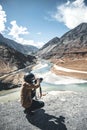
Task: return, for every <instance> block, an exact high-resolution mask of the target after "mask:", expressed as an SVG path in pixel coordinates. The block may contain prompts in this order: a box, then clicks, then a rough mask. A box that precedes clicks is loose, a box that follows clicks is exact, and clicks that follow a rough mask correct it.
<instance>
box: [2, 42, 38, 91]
mask: <svg viewBox="0 0 87 130" xmlns="http://www.w3.org/2000/svg"><path fill="white" fill-rule="evenodd" d="M35 63H36V58H35V56H31V55H24V54H23V53H21V52H19V51H17V50H15V49H13V48H11V47H9V46H8V45H7V44H5V43H3V42H0V90H2V89H3V88H4V89H8V88H13V87H17V86H18V84H19V82H20V81H22V80H23V75H24V73H23V72H21V71H19V69H23V68H25V67H27V66H29V67H30V66H32V65H34V64H35ZM27 71H29V69H28V70H27Z"/></svg>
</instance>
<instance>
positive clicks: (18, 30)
mask: <svg viewBox="0 0 87 130" xmlns="http://www.w3.org/2000/svg"><path fill="white" fill-rule="evenodd" d="M10 24H11V25H12V27H11V28H9V31H10V32H9V34H8V35H10V36H12V37H13V38H14V40H15V41H16V42H18V43H21V44H26V45H33V46H37V47H38V48H40V47H41V46H42V45H43V44H44V43H42V42H35V41H34V40H26V39H24V38H23V36H22V37H21V35H26V34H29V32H28V31H27V28H26V27H22V26H18V25H17V23H16V21H11V22H10ZM38 34H39V35H40V34H41V32H39V33H38Z"/></svg>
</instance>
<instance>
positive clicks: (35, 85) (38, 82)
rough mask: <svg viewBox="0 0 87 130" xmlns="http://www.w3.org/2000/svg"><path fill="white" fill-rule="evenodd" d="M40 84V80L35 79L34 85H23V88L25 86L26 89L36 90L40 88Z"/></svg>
mask: <svg viewBox="0 0 87 130" xmlns="http://www.w3.org/2000/svg"><path fill="white" fill-rule="evenodd" d="M40 82H41V81H40V79H37V82H36V84H29V83H24V86H26V87H27V89H37V88H38V87H40Z"/></svg>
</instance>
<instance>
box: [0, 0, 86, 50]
mask: <svg viewBox="0 0 87 130" xmlns="http://www.w3.org/2000/svg"><path fill="white" fill-rule="evenodd" d="M82 22H87V3H86V0H0V32H1V33H2V34H3V35H4V36H5V37H7V38H10V39H13V40H15V41H17V42H19V43H21V44H31V45H35V46H37V47H39V48H40V47H41V46H42V45H44V44H45V43H47V42H48V41H49V40H51V39H52V38H54V37H56V36H57V37H59V38H60V37H61V36H62V35H63V34H64V33H66V32H67V31H69V30H70V29H73V28H74V27H76V26H77V25H79V24H80V23H82Z"/></svg>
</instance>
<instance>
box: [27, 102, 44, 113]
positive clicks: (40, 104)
mask: <svg viewBox="0 0 87 130" xmlns="http://www.w3.org/2000/svg"><path fill="white" fill-rule="evenodd" d="M42 107H44V102H42V101H37V100H32V104H31V106H30V107H29V110H30V111H34V110H37V109H40V108H42Z"/></svg>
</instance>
